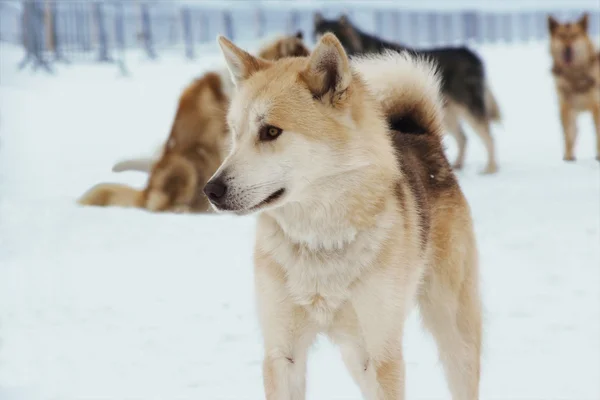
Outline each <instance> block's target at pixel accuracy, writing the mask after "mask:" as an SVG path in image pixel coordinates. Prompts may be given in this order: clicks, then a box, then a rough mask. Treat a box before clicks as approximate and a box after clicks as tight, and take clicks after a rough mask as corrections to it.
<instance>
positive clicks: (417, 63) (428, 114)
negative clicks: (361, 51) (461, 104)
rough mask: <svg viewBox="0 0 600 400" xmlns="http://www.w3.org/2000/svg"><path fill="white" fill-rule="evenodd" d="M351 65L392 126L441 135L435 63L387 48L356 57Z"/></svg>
mask: <svg viewBox="0 0 600 400" xmlns="http://www.w3.org/2000/svg"><path fill="white" fill-rule="evenodd" d="M353 66H354V68H355V69H357V70H358V72H360V74H361V76H362V78H363V79H364V80H365V81H366V83H367V85H368V87H369V89H370V90H371V92H372V94H374V95H375V98H376V99H377V100H378V101H379V102H380V104H381V105H382V108H383V112H384V114H385V117H386V119H387V120H388V123H389V125H390V128H391V129H392V130H395V131H399V132H403V133H408V134H417V135H419V134H428V135H429V134H431V135H438V136H439V137H440V138H441V137H442V135H443V129H442V116H443V103H442V98H441V95H440V78H439V75H438V73H437V69H436V66H435V64H433V63H432V62H430V61H428V60H427V59H424V58H419V57H415V56H411V55H410V54H408V53H406V52H403V53H398V52H394V51H388V52H385V53H383V54H380V55H366V56H361V57H356V58H354V59H353Z"/></svg>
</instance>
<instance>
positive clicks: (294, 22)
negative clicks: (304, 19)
mask: <svg viewBox="0 0 600 400" xmlns="http://www.w3.org/2000/svg"><path fill="white" fill-rule="evenodd" d="M299 21H300V16H299V15H298V11H296V10H291V12H290V17H289V20H288V32H289V33H290V34H295V33H296V31H297V30H298V22H299Z"/></svg>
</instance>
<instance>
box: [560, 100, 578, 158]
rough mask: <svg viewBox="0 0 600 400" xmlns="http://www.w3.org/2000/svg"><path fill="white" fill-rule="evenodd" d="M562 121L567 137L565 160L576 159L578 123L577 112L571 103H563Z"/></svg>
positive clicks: (564, 133) (561, 109) (561, 110)
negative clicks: (571, 106) (576, 119)
mask: <svg viewBox="0 0 600 400" xmlns="http://www.w3.org/2000/svg"><path fill="white" fill-rule="evenodd" d="M560 121H561V123H562V128H563V135H564V139H565V154H564V156H563V160H565V161H575V154H574V148H575V139H577V125H576V121H575V112H574V111H573V110H572V109H571V108H570V107H569V105H567V104H565V103H563V104H561V107H560Z"/></svg>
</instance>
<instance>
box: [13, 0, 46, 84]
mask: <svg viewBox="0 0 600 400" xmlns="http://www.w3.org/2000/svg"><path fill="white" fill-rule="evenodd" d="M22 26H23V28H22V31H23V34H24V35H23V44H24V46H25V57H24V58H23V60H21V62H19V65H18V68H19V69H20V70H21V69H23V68H25V66H27V64H28V63H29V62H30V61H31V63H32V67H33V70H34V71H35V70H37V68H38V67H42V68H44V69H45V70H46V71H47V72H49V73H52V68H51V67H50V65H49V64H48V62H47V61H46V60H45V59H44V16H43V10H42V6H41V4H39V0H37V1H36V0H32V1H26V2H24V3H23V19H22Z"/></svg>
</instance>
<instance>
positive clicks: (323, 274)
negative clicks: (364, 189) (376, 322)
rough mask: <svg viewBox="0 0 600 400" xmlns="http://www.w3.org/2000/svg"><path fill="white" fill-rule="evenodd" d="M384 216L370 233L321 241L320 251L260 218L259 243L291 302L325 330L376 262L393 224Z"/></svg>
mask: <svg viewBox="0 0 600 400" xmlns="http://www.w3.org/2000/svg"><path fill="white" fill-rule="evenodd" d="M384 214H386V215H385V216H384V215H381V216H380V218H379V221H378V223H377V225H376V226H375V227H374V228H373V229H371V230H368V231H362V232H356V231H355V230H354V231H344V230H340V232H337V235H338V238H335V237H331V236H330V235H328V237H327V238H323V240H322V241H323V242H324V244H325V246H322V247H320V248H318V247H316V246H315V240H314V238H311V240H310V241H309V242H305V241H298V240H293V239H292V238H291V237H290V236H289V235H288V234H286V233H285V232H284V229H282V226H281V225H280V224H278V223H277V222H276V221H275V220H274V219H271V218H261V219H259V226H258V231H257V234H258V235H259V236H258V237H257V239H258V240H259V246H260V247H261V248H262V250H263V251H266V252H268V254H269V255H270V256H271V257H272V258H273V260H274V261H276V262H277V263H278V264H279V265H280V266H281V267H282V268H283V270H284V271H285V274H286V289H287V291H288V292H289V295H290V297H291V298H292V299H293V301H294V302H295V303H296V304H298V305H300V306H302V307H305V308H306V310H307V311H308V312H309V314H310V315H311V316H312V317H313V318H314V319H315V320H316V321H317V322H318V323H319V324H320V325H322V326H326V325H328V324H329V323H330V322H331V320H332V318H333V316H334V315H335V312H336V311H337V310H339V309H340V307H341V306H342V305H343V304H344V303H345V302H346V301H347V300H348V299H349V298H350V296H351V292H352V287H353V284H354V283H355V282H356V281H357V280H359V279H360V277H361V276H362V275H363V274H365V273H367V272H368V270H369V269H370V268H372V267H373V265H374V263H375V262H376V261H377V257H378V254H379V253H380V251H381V248H382V245H383V243H384V241H385V240H386V238H387V237H388V235H390V233H391V231H392V227H393V226H394V225H395V224H394V218H393V217H392V216H390V215H389V214H387V213H384ZM286 228H287V227H286ZM285 231H288V229H285ZM328 233H330V232H328ZM332 243H338V244H339V246H337V247H335V246H332Z"/></svg>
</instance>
